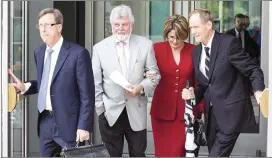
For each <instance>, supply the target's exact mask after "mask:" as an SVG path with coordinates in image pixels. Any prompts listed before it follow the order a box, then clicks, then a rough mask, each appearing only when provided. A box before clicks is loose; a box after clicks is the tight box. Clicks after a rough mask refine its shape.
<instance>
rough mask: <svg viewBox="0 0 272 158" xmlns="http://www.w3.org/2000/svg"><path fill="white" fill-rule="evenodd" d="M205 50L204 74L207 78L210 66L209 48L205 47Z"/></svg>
mask: <svg viewBox="0 0 272 158" xmlns="http://www.w3.org/2000/svg"><path fill="white" fill-rule="evenodd" d="M204 49H205V52H206V59H205V72H206V76H207V78H208V79H209V76H208V74H209V70H210V69H209V67H210V53H209V50H210V48H209V47H205V48H204Z"/></svg>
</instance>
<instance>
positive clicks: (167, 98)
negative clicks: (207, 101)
mask: <svg viewBox="0 0 272 158" xmlns="http://www.w3.org/2000/svg"><path fill="white" fill-rule="evenodd" d="M193 48H194V45H192V44H189V43H185V45H184V48H183V49H182V50H181V52H180V63H179V65H177V64H176V62H175V60H174V57H173V55H172V50H171V47H170V45H169V43H168V42H159V43H155V44H154V50H155V57H156V60H157V64H158V67H159V70H160V74H161V80H160V82H159V84H158V86H157V87H156V89H155V92H154V96H153V100H152V104H151V111H150V114H151V116H152V117H155V118H159V119H163V120H174V119H175V118H176V115H178V117H179V119H180V120H182V119H184V111H185V101H184V100H183V99H182V98H181V92H182V89H183V88H185V86H186V80H189V81H190V84H191V86H195V85H196V84H195V79H194V72H193V64H192V55H191V54H192V49H193ZM196 108H201V109H202V110H203V102H201V103H200V104H198V105H197V106H196ZM196 108H194V112H195V111H196ZM177 110H178V111H177Z"/></svg>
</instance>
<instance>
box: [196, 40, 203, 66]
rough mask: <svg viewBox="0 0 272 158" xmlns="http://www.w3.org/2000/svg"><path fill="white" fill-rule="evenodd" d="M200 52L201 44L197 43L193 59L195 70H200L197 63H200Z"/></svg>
mask: <svg viewBox="0 0 272 158" xmlns="http://www.w3.org/2000/svg"><path fill="white" fill-rule="evenodd" d="M201 53H202V46H201V44H199V45H197V46H196V53H195V54H196V55H195V56H196V59H195V61H196V64H197V65H196V70H197V71H200V70H199V64H200V62H201Z"/></svg>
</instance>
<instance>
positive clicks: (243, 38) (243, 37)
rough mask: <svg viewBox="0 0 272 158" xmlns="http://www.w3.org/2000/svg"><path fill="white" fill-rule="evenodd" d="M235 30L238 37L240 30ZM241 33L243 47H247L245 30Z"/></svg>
mask: <svg viewBox="0 0 272 158" xmlns="http://www.w3.org/2000/svg"><path fill="white" fill-rule="evenodd" d="M234 30H235V32H236V37H237V38H239V31H237V30H236V28H235V29H234ZM240 33H241V40H242V46H243V48H245V32H244V30H242V31H241V32H240Z"/></svg>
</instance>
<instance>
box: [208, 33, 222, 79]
mask: <svg viewBox="0 0 272 158" xmlns="http://www.w3.org/2000/svg"><path fill="white" fill-rule="evenodd" d="M219 40H220V34H219V33H218V32H216V31H215V33H214V37H213V40H212V48H211V62H210V66H209V73H208V76H209V79H211V77H212V73H213V70H214V64H215V61H216V57H217V53H218V48H219V44H220V43H219Z"/></svg>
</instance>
